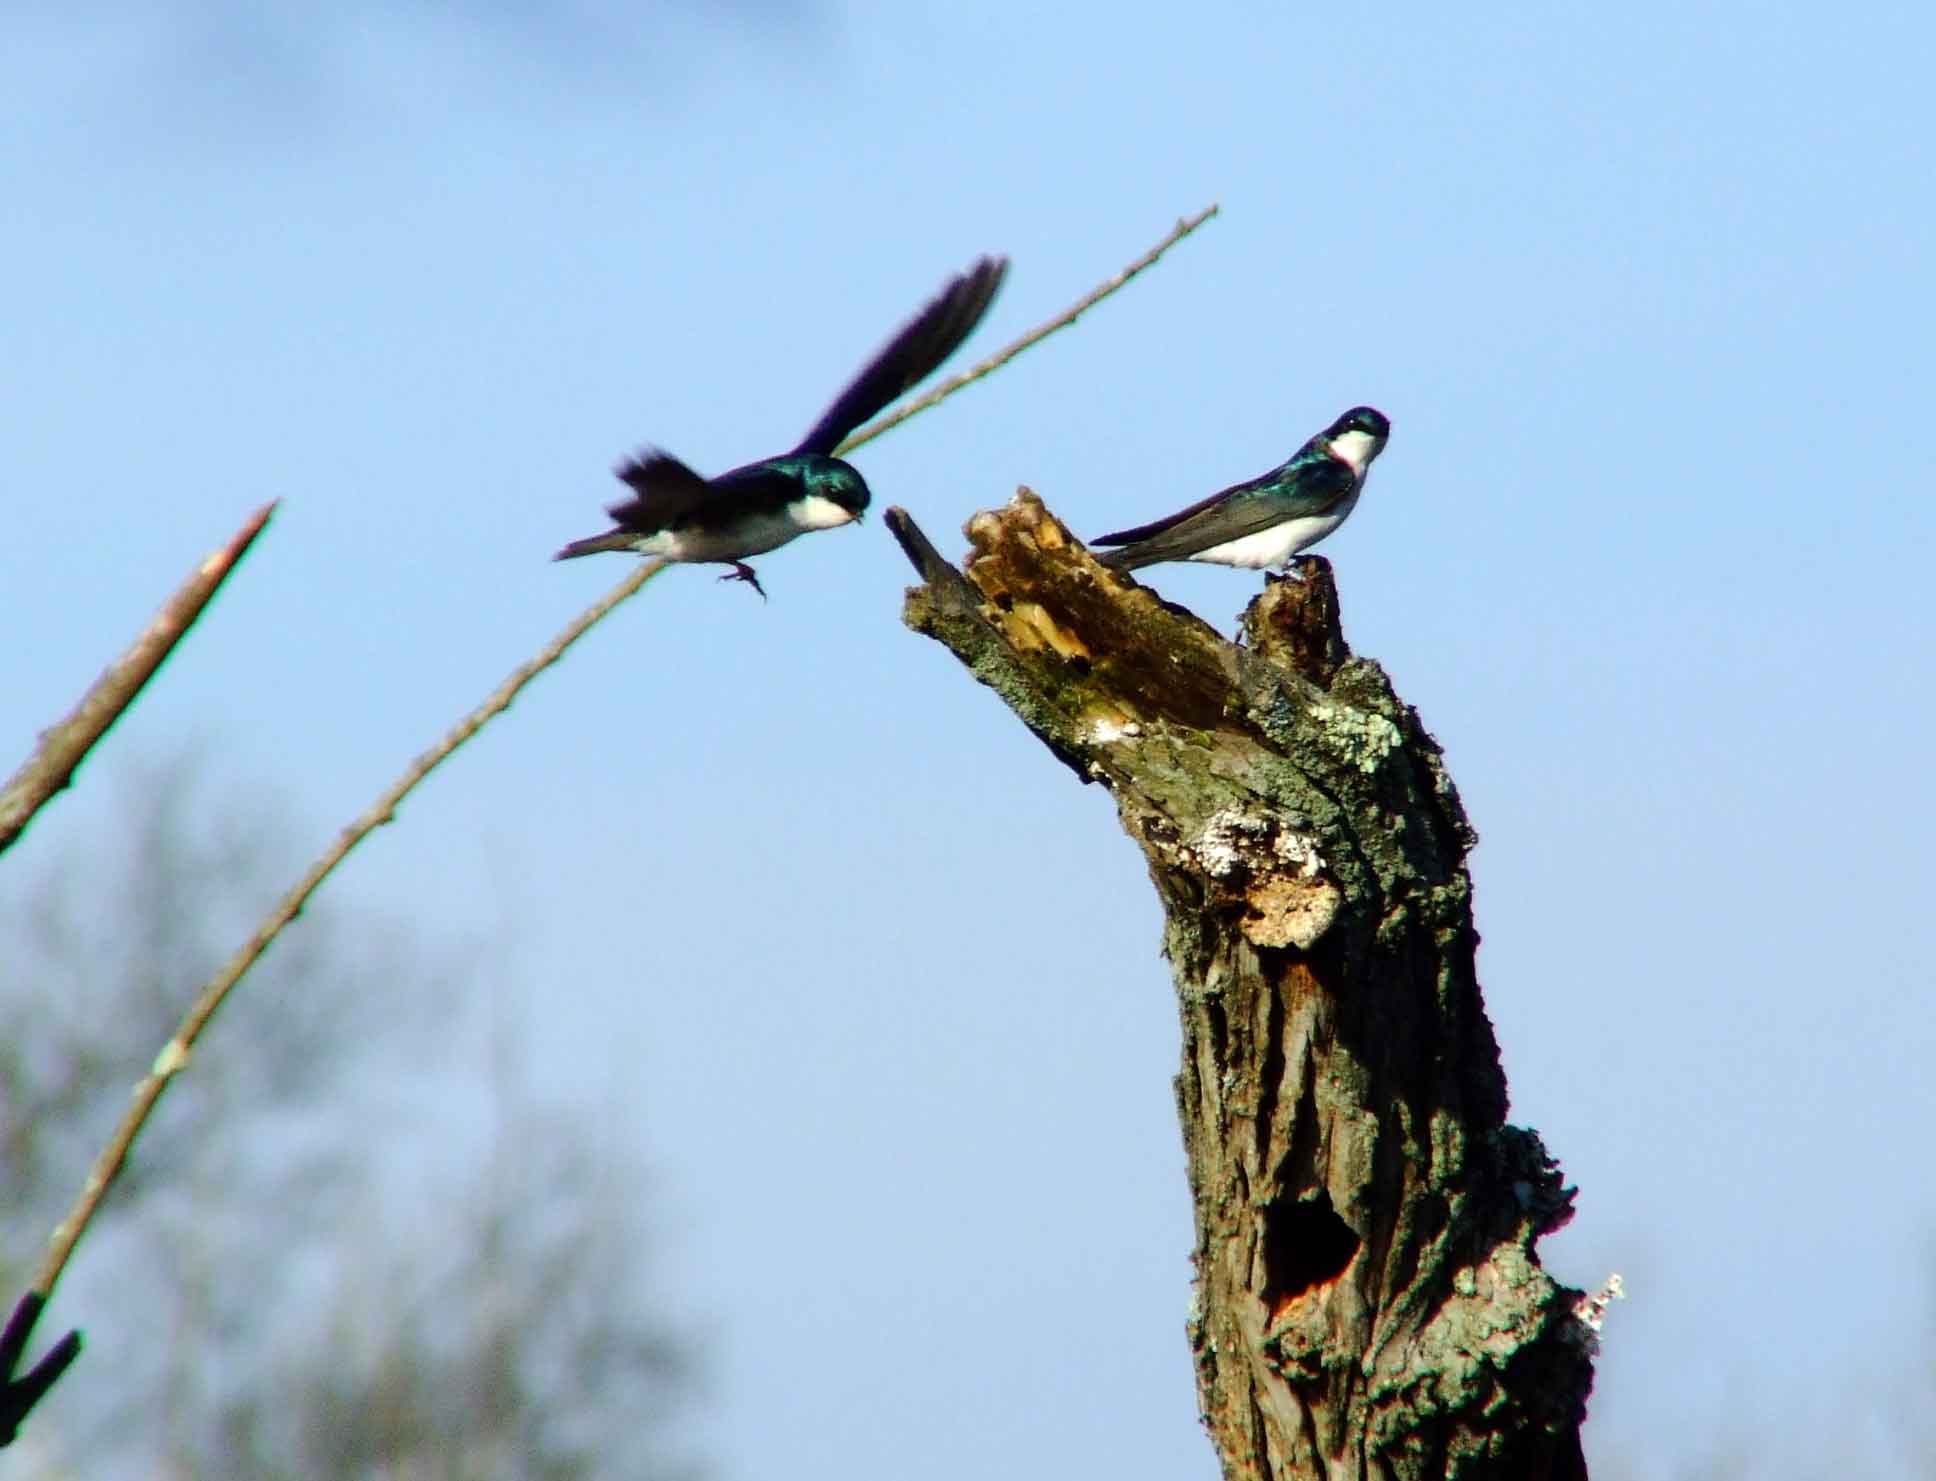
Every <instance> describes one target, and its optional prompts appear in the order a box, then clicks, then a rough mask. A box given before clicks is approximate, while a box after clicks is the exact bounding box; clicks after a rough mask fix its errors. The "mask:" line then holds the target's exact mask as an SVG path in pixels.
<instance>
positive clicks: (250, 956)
mask: <svg viewBox="0 0 1936 1481" xmlns="http://www.w3.org/2000/svg"><path fill="white" fill-rule="evenodd" d="M1216 210H1217V208H1216V207H1215V206H1212V207H1210V208H1209V210H1207V211H1203V212H1201V213H1200V214H1198V215H1197V216H1195V217H1193V218H1191V219H1190V220H1187V221H1179V222H1178V223H1177V225H1176V229H1175V230H1174V231H1172V232H1171V233H1170V234H1169V235H1168V236H1167V237H1165V238H1164V239H1163V240H1162V241H1161V242H1159V243H1157V245H1156V246H1155V247H1154V248H1152V249H1151V250H1150V251H1149V252H1147V253H1145V254H1144V255H1143V256H1142V257H1140V258H1139V259H1137V260H1136V261H1135V262H1133V263H1131V264H1130V265H1129V266H1128V267H1126V268H1124V269H1123V270H1122V271H1121V272H1119V273H1117V274H1116V276H1115V277H1113V278H1111V279H1110V280H1109V281H1108V282H1106V283H1103V284H1102V285H1101V286H1100V287H1098V288H1096V289H1095V290H1094V291H1093V292H1091V293H1090V294H1088V295H1087V296H1086V297H1084V298H1082V299H1081V300H1079V301H1078V302H1077V303H1076V304H1075V305H1074V306H1073V307H1071V308H1070V309H1068V310H1067V311H1066V312H1064V313H1062V314H1059V315H1058V316H1057V317H1056V318H1054V319H1052V320H1050V321H1049V322H1048V323H1047V324H1044V325H1042V326H1041V327H1040V328H1037V329H1032V330H1030V331H1029V332H1028V333H1027V334H1025V335H1023V336H1022V337H1021V338H1020V339H1018V340H1016V341H1015V343H1013V344H1012V345H1010V346H1009V347H1008V348H1007V349H1005V350H1003V351H1001V352H1000V353H999V354H996V355H993V356H991V357H990V358H989V359H987V360H985V361H983V362H982V363H981V364H980V365H977V366H975V367H974V369H972V370H969V371H967V372H965V373H964V374H962V375H959V376H956V377H954V378H953V379H952V380H948V381H944V382H943V383H942V384H941V385H940V386H938V387H936V388H935V390H934V391H932V392H930V393H929V394H928V395H926V396H923V397H921V398H920V399H919V400H917V401H915V402H913V403H912V404H911V405H910V406H908V407H907V408H905V409H903V410H902V411H901V412H900V413H898V414H897V415H895V416H892V417H889V418H887V419H886V420H884V421H881V422H877V423H875V425H874V426H872V427H868V428H863V429H862V430H861V431H860V432H858V433H856V434H855V435H854V436H852V437H850V438H848V439H847V441H846V442H845V443H844V444H842V451H848V450H851V449H853V448H856V447H859V446H860V445H861V444H862V443H865V442H870V441H872V440H873V439H874V438H876V437H878V436H880V434H881V433H882V432H885V431H886V430H887V429H888V428H889V427H891V426H894V425H895V424H897V423H899V422H902V421H905V420H907V418H908V417H910V416H912V415H914V414H915V413H916V412H917V411H925V410H926V409H927V408H928V407H930V406H933V405H935V404H936V403H938V402H940V401H942V400H944V399H945V398H947V397H948V396H951V395H953V394H954V393H955V392H956V391H958V390H960V389H961V388H962V387H963V386H966V385H969V384H971V383H972V382H974V381H977V380H979V379H981V378H982V377H983V376H985V375H988V374H989V373H990V372H991V371H994V370H996V369H998V368H999V367H1000V366H1002V365H1005V364H1007V363H1008V361H1010V360H1012V359H1014V358H1015V357H1016V356H1017V355H1019V354H1021V353H1022V351H1023V350H1026V349H1027V348H1028V347H1029V346H1030V345H1032V344H1035V343H1037V342H1038V341H1040V340H1042V339H1045V338H1047V337H1048V336H1049V335H1050V334H1053V333H1054V332H1055V331H1056V330H1057V329H1060V328H1061V327H1062V326H1063V325H1065V324H1071V323H1073V322H1075V320H1076V318H1077V317H1078V316H1079V315H1081V314H1082V313H1084V312H1085V311H1087V310H1088V309H1090V308H1092V307H1094V306H1095V305H1096V304H1097V303H1099V302H1101V301H1102V300H1103V299H1105V298H1107V297H1108V296H1109V295H1110V294H1112V293H1114V292H1115V291H1116V290H1117V289H1118V288H1120V287H1122V286H1123V284H1125V283H1127V282H1128V281H1129V280H1130V279H1131V278H1133V277H1135V276H1136V275H1137V274H1138V273H1140V272H1141V271H1143V269H1144V268H1146V267H1148V266H1149V265H1150V264H1151V263H1153V262H1155V261H1156V259H1157V258H1158V257H1160V256H1162V255H1163V253H1164V252H1165V251H1167V250H1168V249H1169V248H1170V247H1171V246H1172V245H1174V244H1175V243H1176V242H1179V241H1181V240H1182V239H1183V238H1184V237H1185V236H1187V235H1189V233H1190V232H1192V231H1194V230H1196V228H1197V227H1198V226H1200V225H1202V224H1203V223H1204V222H1205V221H1207V220H1208V219H1209V218H1210V217H1211V216H1213V215H1214V214H1216ZM665 564H666V563H665V562H664V561H661V560H650V561H647V562H646V563H645V564H644V565H643V566H641V567H640V568H639V569H638V570H637V571H634V572H633V573H632V574H631V575H630V576H628V577H626V579H625V580H623V581H621V582H620V583H619V584H618V585H617V586H615V587H614V588H613V589H612V590H611V592H610V593H609V594H607V595H606V596H605V597H603V598H602V599H601V600H599V601H598V602H597V603H596V604H595V605H593V606H592V607H589V608H587V609H586V611H585V612H584V613H582V614H581V615H580V616H579V617H578V618H577V620H576V621H574V622H573V623H572V624H571V625H570V626H569V627H567V628H566V629H565V630H564V631H563V632H561V633H560V634H559V635H558V636H557V637H556V638H554V639H552V641H551V642H550V643H549V644H547V645H546V646H545V648H544V649H543V650H542V651H541V652H540V653H539V654H538V656H537V657H535V658H533V659H532V660H531V661H530V662H529V663H527V664H525V665H524V666H523V667H521V668H519V669H517V670H516V671H515V672H513V673H512V674H511V676H510V677H509V678H507V679H506V680H505V681H504V682H503V683H502V684H500V685H499V686H498V687H497V689H496V690H495V691H494V692H493V693H492V694H491V696H490V698H488V699H487V700H485V701H484V703H483V704H481V705H479V706H478V707H477V708H476V709H474V710H472V711H471V713H470V714H469V715H467V716H465V717H464V719H463V720H461V721H460V722H458V724H457V725H456V726H455V727H454V728H453V729H452V730H451V731H450V733H449V734H448V735H446V736H445V737H444V738H443V740H441V741H440V742H438V744H437V745H436V746H435V747H434V748H433V749H431V750H429V751H426V752H425V753H424V754H423V755H421V756H419V757H418V758H417V759H416V761H414V762H413V763H411V765H410V768H409V769H408V770H407V771H405V772H404V774H403V775H402V776H401V777H399V778H398V779H397V780H396V782H395V783H394V784H392V785H391V787H390V788H389V790H388V791H386V792H385V793H384V794H383V795H382V796H381V797H379V798H378V799H377V800H376V801H375V802H374V803H373V804H371V806H370V808H369V810H368V811H367V812H365V813H364V814H363V815H362V816H361V817H359V818H358V819H356V821H355V822H353V823H351V824H350V825H349V827H347V828H345V829H344V830H343V833H342V835H341V836H340V837H339V838H338V839H337V840H336V842H335V844H334V845H332V846H331V848H330V850H329V851H328V852H327V853H325V854H324V855H323V856H322V857H321V858H320V859H318V860H317V861H316V862H315V863H314V864H313V865H311V866H310V869H309V872H308V873H307V874H305V875H304V876H303V877H302V879H301V880H300V881H299V882H298V883H297V884H296V887H295V888H294V889H292V890H291V891H290V892H289V893H288V894H287V895H285V896H284V897H283V899H282V901H281V903H280V904H278V905H277V906H276V908H275V909H274V910H272V911H271V912H270V913H269V916H268V918H267V919H266V920H264V921H263V922H262V924H261V925H260V926H258V927H257V928H256V932H255V935H253V936H252V937H250V938H249V941H248V943H247V944H246V945H245V946H243V948H242V949H241V950H240V951H238V952H237V953H236V954H235V956H234V957H233V958H232V959H231V960H230V961H229V963H228V965H227V966H225V967H224V968H223V969H222V970H221V972H220V973H218V974H217V975H216V976H215V978H214V979H213V980H212V981H210V982H209V984H208V985H207V986H206V987H204V988H203V989H202V991H201V993H200V994H199V995H198V996H197V997H196V999H195V1003H194V1006H193V1007H191V1008H190V1009H189V1010H188V1014H187V1016H186V1017H184V1018H183V1019H182V1022H181V1027H179V1028H178V1029H176V1030H175V1034H174V1037H173V1038H171V1039H170V1040H169V1041H168V1042H167V1044H165V1045H164V1046H163V1047H162V1050H161V1053H160V1054H158V1055H156V1056H155V1062H154V1065H153V1066H152V1067H151V1068H150V1070H149V1072H148V1074H147V1076H146V1077H145V1078H144V1079H143V1080H142V1081H141V1083H140V1084H139V1085H138V1086H136V1087H135V1092H134V1100H133V1103H132V1104H131V1105H130V1106H129V1107H128V1111H127V1114H126V1115H125V1116H123V1117H122V1119H121V1124H120V1125H119V1126H117V1127H116V1128H115V1131H114V1136H113V1138H112V1139H111V1140H110V1141H109V1143H108V1145H107V1146H106V1147H105V1148H104V1149H103V1150H102V1152H101V1155H100V1156H99V1157H98V1158H96V1159H95V1163H94V1166H93V1168H92V1170H90V1171H89V1173H88V1177H87V1183H86V1185H85V1186H84V1187H83V1188H82V1190H81V1196H80V1199H79V1200H78V1201H77V1202H76V1204H75V1206H74V1209H73V1211H72V1212H71V1213H69V1214H68V1216H67V1217H66V1218H65V1219H64V1220H62V1221H61V1223H60V1226H59V1227H58V1228H56V1229H55V1231H54V1234H53V1237H52V1239H51V1240H50V1241H49V1244H48V1250H47V1255H46V1258H45V1259H43V1260H42V1261H41V1265H40V1269H39V1270H38V1271H37V1272H36V1273H35V1276H34V1284H33V1289H34V1291H35V1292H37V1293H38V1294H39V1295H41V1296H42V1297H46V1296H48V1295H51V1294H52V1292H53V1289H54V1283H55V1282H56V1281H58V1280H59V1279H60V1275H61V1271H62V1270H63V1269H65V1268H66V1265H67V1261H68V1257H69V1256H70V1255H71V1254H72V1253H73V1251H74V1246H75V1244H76V1243H77V1242H78V1241H79V1240H80V1237H81V1235H82V1233H83V1232H84V1231H85V1230H86V1228H87V1226H88V1223H89V1221H90V1220H91V1219H92V1218H93V1217H94V1212H95V1210H96V1209H97V1208H98V1207H99V1206H100V1203H101V1199H102V1198H103V1196H105V1194H106V1193H107V1190H108V1188H109V1186H110V1185H111V1184H112V1183H113V1181H114V1179H115V1177H116V1175H117V1174H118V1173H119V1172H120V1170H121V1165H122V1163H123V1162H124V1161H126V1159H127V1155H128V1151H129V1149H130V1148H131V1147H132V1146H133V1145H134V1140H135V1137H136V1136H138V1135H139V1134H140V1131H141V1128H142V1126H143V1124H144V1123H145V1122H146V1121H147V1119H148V1116H149V1114H150V1113H151V1112H152V1111H153V1110H154V1108H155V1104H156V1102H158V1101H159V1100H160V1099H161V1095H162V1092H163V1091H164V1090H166V1089H167V1088H168V1084H169V1082H170V1081H171V1080H172V1079H173V1078H174V1076H175V1075H176V1074H177V1073H179V1072H180V1071H181V1069H182V1068H183V1067H184V1066H185V1065H186V1064H187V1063H188V1056H189V1051H190V1050H191V1049H192V1048H193V1047H194V1044H195V1041H196V1039H197V1038H199V1037H200V1036H201V1033H202V1030H203V1029H205V1028H206V1027H207V1026H208V1022H209V1020H210V1019H211V1018H213V1017H214V1016H215V1012H216V1010H217V1009H218V1008H220V1007H221V1006H222V1002H223V1000H224V999H225V998H227V996H228V995H229V993H230V991H231V990H232V989H233V988H234V987H235V985H236V984H237V983H238V982H240V981H241V980H242V977H243V974H245V973H246V972H247V971H248V970H249V968H250V967H252V966H253V965H255V962H256V960H257V959H258V958H259V957H261V955H262V954H263V952H265V951H267V950H268V948H269V944H270V943H271V942H272V941H274V940H275V938H276V936H277V935H278V934H279V933H280V932H281V931H282V929H283V927H285V926H287V925H288V924H289V922H291V921H292V920H294V919H295V918H296V916H297V915H298V914H300V913H301V911H302V908H303V906H304V905H306V904H307V903H308V901H309V897H310V896H311V895H313V894H314V893H315V892H316V890H317V888H318V887H319V886H320V885H321V884H322V882H323V881H324V880H325V879H327V878H329V876H330V874H331V873H332V872H333V871H334V870H335V868H336V866H337V865H338V864H340V863H342V862H343V860H344V859H345V858H347V857H348V856H349V853H350V851H351V850H352V849H354V848H355V847H356V846H357V844H359V843H361V842H362V841H363V839H364V838H365V837H367V836H368V835H369V834H370V833H372V832H374V831H375V830H376V829H377V828H379V827H381V826H382V825H383V824H385V823H387V822H389V821H390V820H391V819H392V818H393V817H395V816H396V810H397V807H398V805H399V804H400V803H401V802H402V801H403V799H404V798H405V797H407V796H408V795H409V794H410V792H411V791H412V790H413V789H414V788H415V787H416V786H417V784H418V783H419V782H421V781H423V779H424V778H425V777H427V776H429V775H430V773H431V772H433V771H435V770H436V769H437V767H438V766H439V765H441V764H442V763H443V762H444V761H445V760H446V759H447V758H448V757H449V756H450V754H451V753H452V752H453V751H455V750H456V749H457V748H458V747H459V746H461V745H463V744H464V742H466V741H468V740H469V739H470V738H471V737H472V736H473V735H475V734H477V732H478V731H480V730H482V729H483V728H484V726H485V725H486V724H487V723H488V722H489V721H490V720H491V719H492V718H493V717H494V716H496V715H498V714H500V713H502V712H503V711H504V710H507V709H509V708H510V707H511V702H512V701H513V700H515V699H516V698H517V697H518V694H519V693H520V692H521V691H522V690H523V689H524V687H525V685H527V684H529V683H530V682H531V681H532V680H533V679H535V678H537V676H538V675H539V674H541V673H543V672H544V671H545V670H546V669H547V668H549V667H551V665H552V664H554V663H556V662H557V661H558V660H559V659H560V658H562V657H564V655H565V651H566V650H567V649H568V648H570V647H571V645H572V644H573V643H576V642H577V641H578V640H579V639H580V638H582V637H583V636H584V635H585V634H586V633H587V632H589V631H591V629H592V628H593V627H594V626H595V625H596V624H597V623H599V622H601V621H603V620H604V619H605V618H606V617H607V616H609V615H610V614H611V613H612V612H613V611H614V610H616V609H617V607H618V606H619V604H620V603H622V602H624V601H625V600H627V599H628V598H629V597H631V596H632V595H633V594H634V593H636V592H637V591H638V590H639V588H640V587H642V586H644V585H645V583H646V582H647V581H649V580H651V579H652V577H654V576H656V575H657V574H658V573H659V572H660V571H661V570H663V569H664V568H665Z"/></svg>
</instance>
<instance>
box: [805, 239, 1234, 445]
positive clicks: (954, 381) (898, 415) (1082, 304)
mask: <svg viewBox="0 0 1936 1481" xmlns="http://www.w3.org/2000/svg"><path fill="white" fill-rule="evenodd" d="M1216 214H1217V207H1216V206H1215V205H1214V204H1213V205H1208V206H1205V207H1204V208H1203V209H1202V210H1201V211H1199V212H1197V214H1196V215H1194V216H1190V217H1186V218H1184V219H1182V220H1179V221H1178V222H1177V223H1176V225H1175V226H1174V227H1172V228H1171V229H1170V233H1169V235H1168V236H1166V237H1164V238H1163V240H1162V241H1160V242H1158V243H1157V244H1156V245H1155V246H1154V247H1151V248H1150V249H1149V251H1147V252H1145V253H1144V254H1143V255H1142V256H1141V257H1139V258H1137V259H1136V260H1135V261H1134V262H1132V263H1130V265H1129V266H1128V267H1126V268H1124V269H1123V270H1122V271H1121V272H1119V273H1117V274H1116V276H1115V277H1113V278H1111V279H1109V280H1108V281H1107V282H1104V283H1098V284H1097V285H1096V286H1095V287H1094V288H1092V289H1091V290H1090V291H1089V292H1088V293H1086V294H1084V295H1083V296H1082V297H1081V298H1079V299H1077V300H1076V301H1075V302H1074V303H1072V304H1071V305H1069V307H1068V308H1066V309H1064V310H1063V311H1062V312H1061V313H1059V314H1057V315H1056V316H1055V317H1054V318H1053V319H1051V320H1049V321H1048V323H1046V324H1038V325H1037V326H1036V327H1035V328H1033V329H1031V330H1029V332H1028V333H1027V334H1025V335H1023V336H1022V337H1021V338H1020V339H1018V340H1016V341H1015V342H1014V343H1013V344H1011V345H1009V346H1008V347H1007V348H1006V349H1002V350H997V351H996V352H995V353H994V354H992V355H990V356H989V357H988V358H987V359H986V360H984V361H982V362H981V363H980V364H979V365H971V366H970V367H969V368H968V369H966V370H964V371H962V372H961V374H960V375H951V376H949V377H948V379H946V380H945V381H943V382H942V383H941V384H940V385H938V386H936V387H935V388H934V389H933V390H932V391H929V392H928V393H927V394H926V395H925V396H917V397H915V398H914V399H913V400H912V401H910V402H908V404H907V405H906V406H903V407H902V408H901V409H900V410H898V411H895V412H890V413H889V414H888V415H887V416H884V417H882V418H881V419H880V420H879V421H878V422H876V423H874V425H873V426H871V427H862V428H861V429H860V431H858V432H856V433H855V434H854V435H853V436H852V437H849V438H848V439H847V440H846V441H845V442H843V443H841V445H840V446H839V447H838V448H836V449H835V451H836V452H837V453H840V454H842V455H845V454H847V453H850V452H852V451H853V450H854V449H855V448H857V447H859V446H861V445H862V444H863V443H867V442H872V441H873V440H874V439H875V438H876V437H879V436H880V435H881V434H882V433H883V432H886V431H888V430H890V429H891V428H894V427H898V426H899V425H900V424H901V423H902V422H905V421H906V420H907V419H908V418H909V417H911V416H914V415H915V414H916V413H918V412H923V411H926V410H927V409H928V408H929V407H930V406H933V405H935V404H936V403H937V402H941V401H946V400H947V399H948V398H949V397H950V396H952V395H954V393H955V392H957V391H959V390H961V389H962V388H963V387H964V386H972V385H973V384H974V383H975V382H976V381H978V380H980V379H981V378H982V377H983V376H987V375H992V374H993V373H994V372H995V371H997V370H1000V369H1001V368H1002V367H1003V366H1004V365H1006V364H1008V362H1009V361H1011V360H1013V359H1014V358H1015V357H1016V356H1017V355H1019V354H1021V353H1022V351H1024V350H1026V349H1027V348H1028V347H1029V346H1030V345H1033V344H1038V343H1040V342H1041V341H1042V340H1045V339H1047V338H1048V337H1049V336H1050V335H1051V334H1054V333H1055V332H1056V330H1058V329H1063V328H1066V327H1067V326H1068V325H1070V324H1073V323H1075V321H1076V320H1077V319H1080V318H1081V317H1082V316H1083V315H1084V314H1086V313H1087V312H1088V311H1089V310H1090V309H1092V308H1094V307H1095V306H1096V305H1097V304H1099V303H1101V302H1102V301H1103V300H1104V299H1105V298H1107V297H1109V295H1110V294H1112V293H1114V292H1115V291H1116V290H1117V289H1118V288H1120V287H1122V286H1123V285H1124V284H1125V283H1127V282H1128V281H1129V280H1130V279H1131V278H1133V277H1135V276H1136V275H1137V274H1138V273H1140V272H1142V271H1143V270H1144V269H1145V268H1147V267H1152V266H1154V265H1155V263H1156V259H1157V258H1159V257H1161V256H1162V255H1163V254H1164V253H1165V252H1167V251H1169V250H1170V248H1172V247H1174V246H1175V245H1176V244H1177V243H1178V242H1180V241H1182V240H1183V239H1184V238H1185V237H1187V236H1188V235H1189V234H1190V233H1191V232H1193V231H1195V230H1196V229H1197V228H1198V227H1199V226H1201V225H1203V223H1204V222H1206V221H1208V220H1209V219H1210V218H1211V217H1212V216H1214V215H1216Z"/></svg>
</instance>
